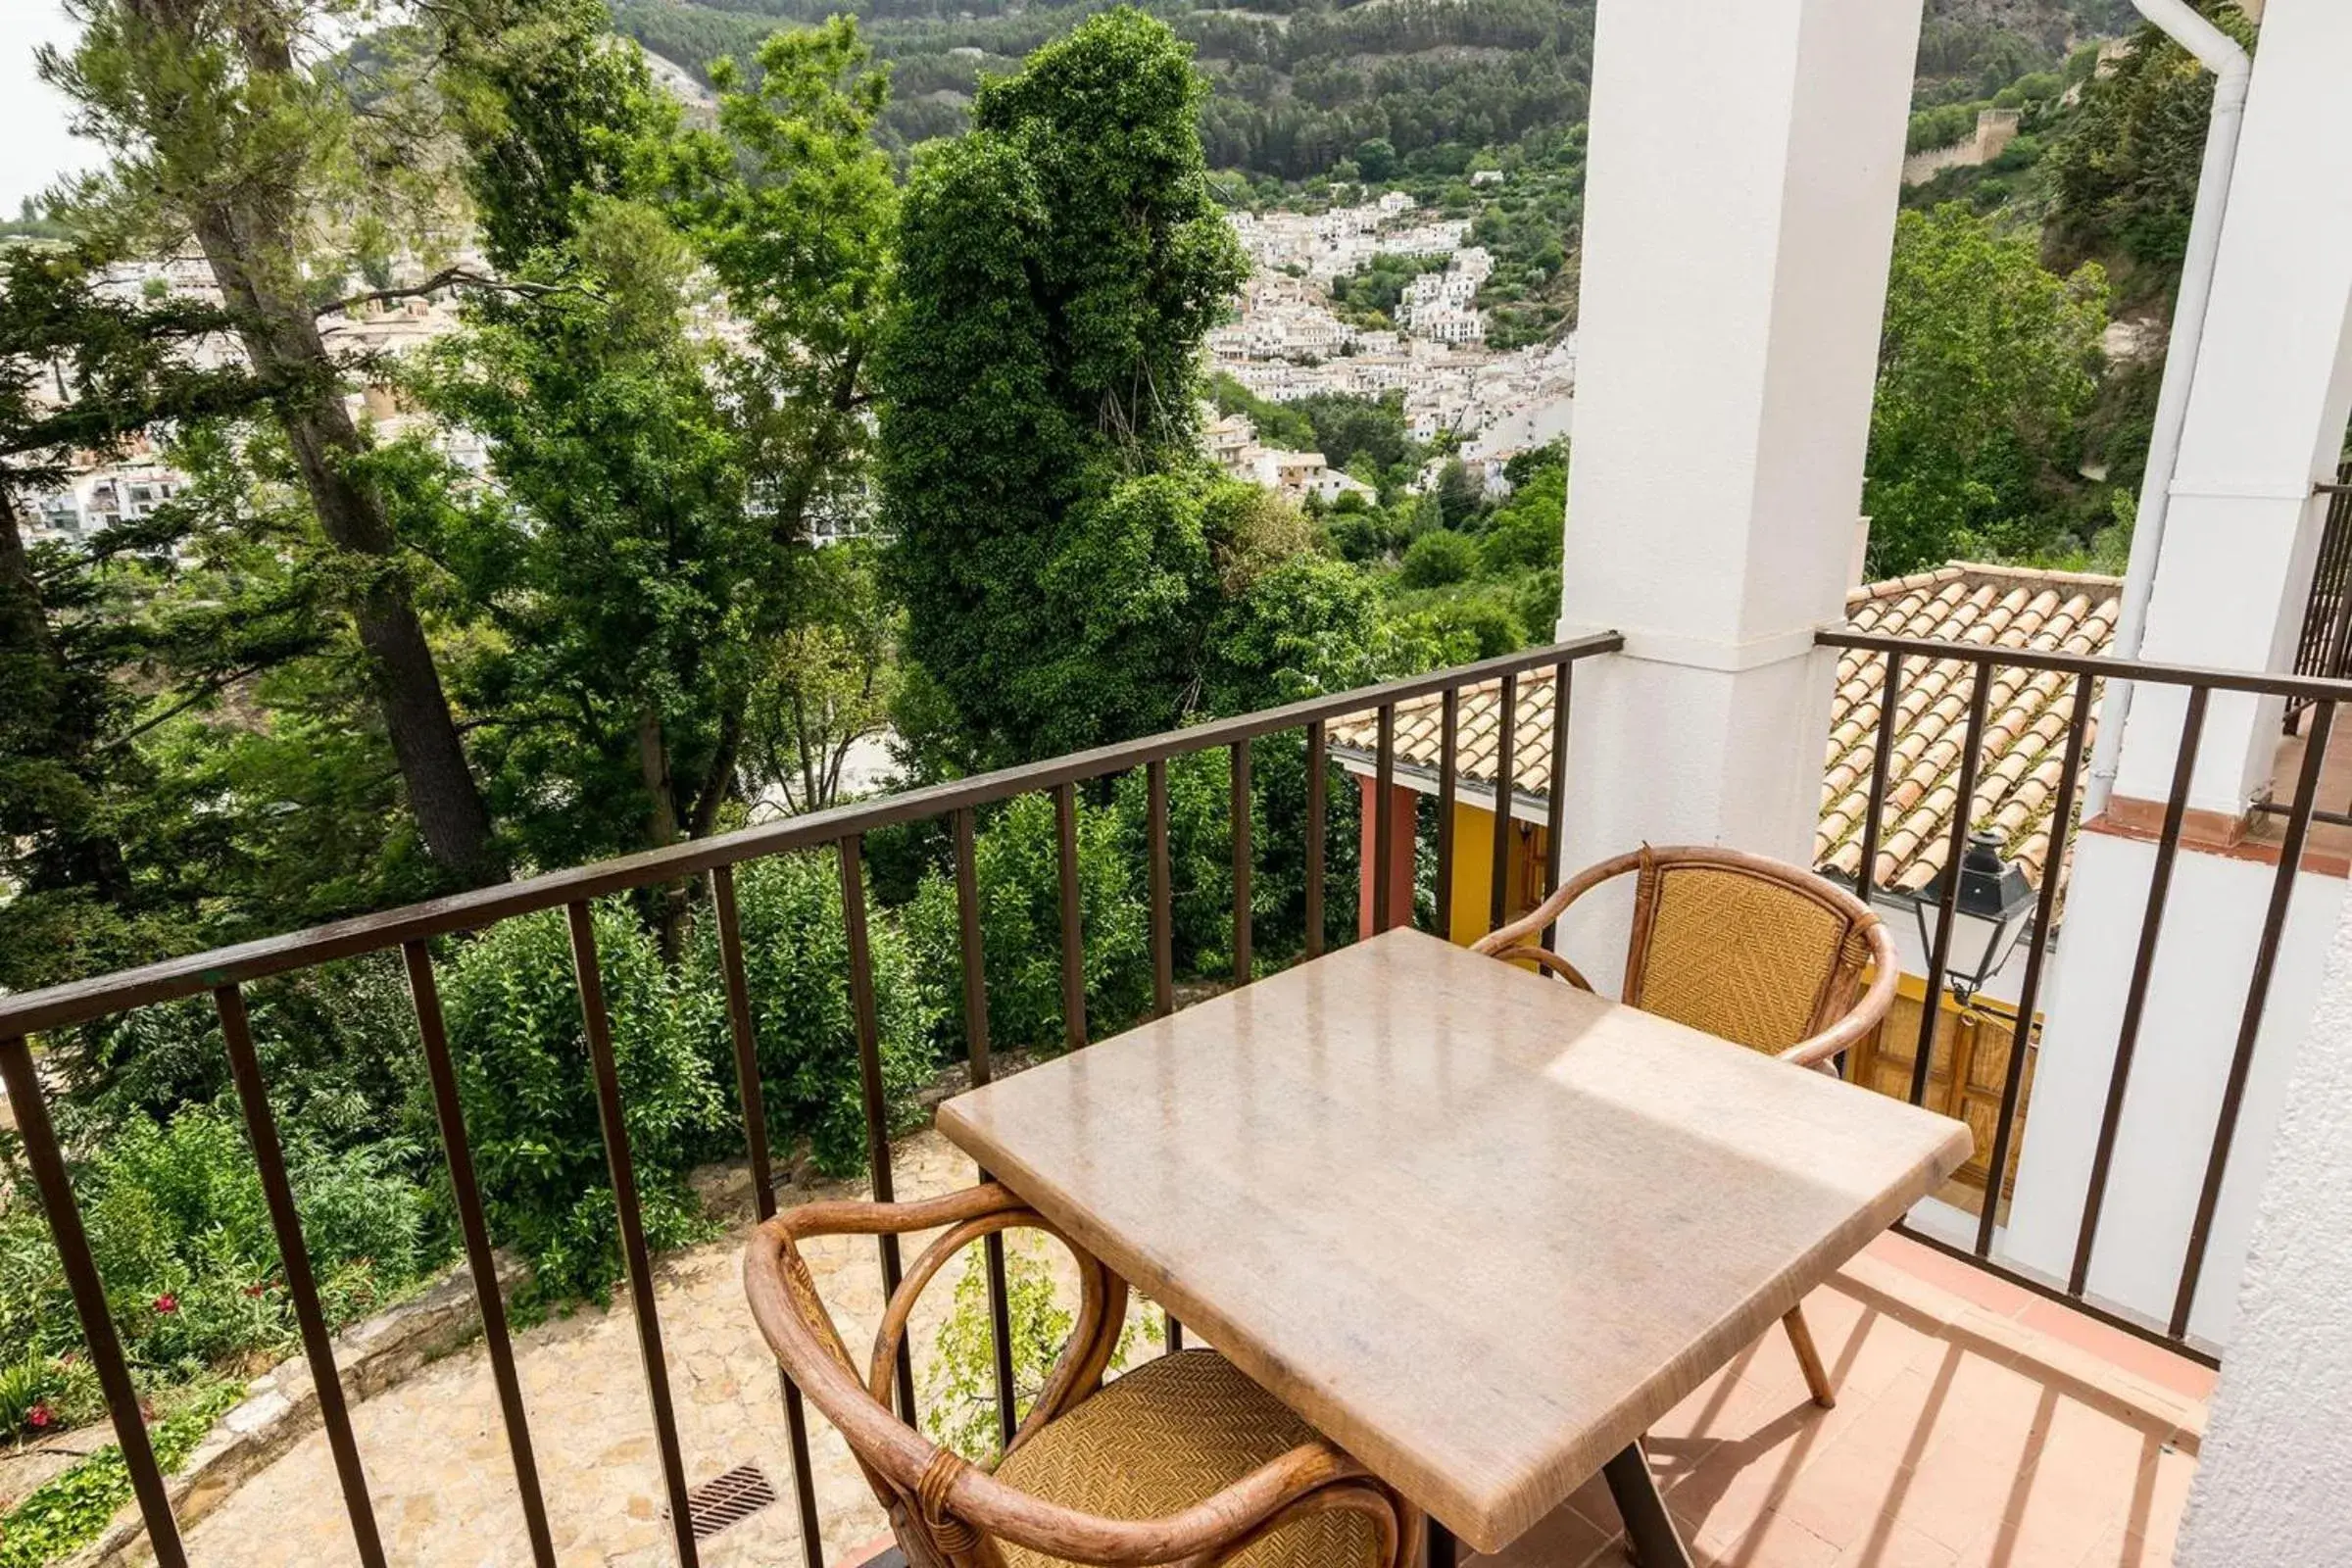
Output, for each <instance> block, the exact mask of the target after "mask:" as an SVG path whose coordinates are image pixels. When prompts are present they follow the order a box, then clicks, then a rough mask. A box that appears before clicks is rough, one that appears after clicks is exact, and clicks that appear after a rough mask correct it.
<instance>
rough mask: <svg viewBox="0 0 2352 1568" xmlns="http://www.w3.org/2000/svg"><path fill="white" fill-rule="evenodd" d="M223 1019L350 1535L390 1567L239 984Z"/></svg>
mask: <svg viewBox="0 0 2352 1568" xmlns="http://www.w3.org/2000/svg"><path fill="white" fill-rule="evenodd" d="M213 1005H214V1006H215V1007H216V1008H217V1009H219V1011H220V1014H221V1038H223V1039H224V1040H226V1041H227V1043H228V1070H229V1076H230V1077H231V1078H232V1079H234V1080H235V1082H236V1087H237V1105H238V1108H239V1109H241V1110H242V1111H243V1112H244V1115H245V1136H246V1137H247V1138H248V1139H249V1140H250V1141H251V1142H252V1144H253V1159H254V1163H255V1165H257V1166H258V1167H259V1168H260V1171H261V1178H262V1198H263V1200H264V1201H266V1202H267V1203H268V1204H269V1207H270V1231H271V1232H272V1233H273V1234H274V1235H275V1236H276V1239H277V1251H278V1261H279V1262H280V1263H282V1264H284V1265H285V1270H286V1296H287V1298H288V1299H290V1300H292V1302H293V1303H294V1321H295V1323H296V1325H297V1326H298V1327H299V1328H300V1329H301V1331H302V1349H303V1355H304V1358H305V1359H306V1360H308V1361H309V1362H310V1367H311V1381H312V1383H313V1385H314V1386H315V1387H316V1390H317V1393H318V1397H319V1425H320V1426H322V1427H324V1428H325V1429H326V1446H327V1450H328V1452H329V1453H331V1454H332V1455H333V1457H334V1461H335V1480H336V1481H337V1482H338V1483H339V1484H340V1485H341V1487H342V1489H343V1508H344V1511H345V1512H346V1513H348V1514H349V1515H350V1516H351V1537H352V1541H353V1543H354V1544H356V1545H357V1546H358V1547H359V1552H360V1562H361V1564H362V1568H384V1543H383V1538H382V1536H381V1535H379V1534H378V1533H377V1530H376V1525H375V1505H374V1504H373V1503H372V1502H370V1501H369V1500H368V1473H367V1471H366V1470H365V1469H363V1468H362V1467H361V1464H360V1445H359V1440H358V1439H357V1438H355V1437H354V1436H353V1435H352V1431H351V1406H350V1404H349V1403H348V1401H346V1400H345V1398H344V1397H343V1379H342V1375H341V1374H340V1373H339V1372H337V1371H336V1370H335V1342H334V1339H333V1337H332V1336H331V1335H329V1334H328V1333H327V1328H326V1313H325V1311H324V1310H323V1309H322V1308H321V1307H320V1306H319V1282H318V1280H317V1279H316V1278H314V1277H313V1275H312V1273H311V1254H310V1250H309V1248H308V1247H307V1246H306V1245H305V1244H304V1242H303V1239H302V1215H301V1213H300V1211H299V1210H298V1209H297V1208H296V1207H295V1204H294V1184H293V1182H292V1181H291V1180H289V1179H288V1177H287V1175H286V1156H285V1150H284V1147H283V1146H282V1145H281V1144H279V1142H278V1138H277V1117H276V1116H275V1115H274V1114H273V1113H272V1112H271V1111H270V1092H269V1088H268V1086H267V1085H266V1084H264V1083H263V1081H262V1064H261V1059H260V1057H259V1056H257V1055H256V1054H255V1053H254V1049H253V1021H252V1019H251V1018H249V1017H248V1016H247V1015H246V1011H245V994H244V992H242V991H240V990H239V989H238V988H237V987H235V986H233V985H227V986H221V987H219V988H217V989H216V990H215V991H214V992H213Z"/></svg>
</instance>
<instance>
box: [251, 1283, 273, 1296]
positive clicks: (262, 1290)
mask: <svg viewBox="0 0 2352 1568" xmlns="http://www.w3.org/2000/svg"><path fill="white" fill-rule="evenodd" d="M269 1290H270V1282H269V1281H268V1280H264V1281H262V1282H261V1283H260V1284H259V1285H248V1286H246V1287H245V1294H246V1295H247V1296H264V1295H267V1294H269Z"/></svg>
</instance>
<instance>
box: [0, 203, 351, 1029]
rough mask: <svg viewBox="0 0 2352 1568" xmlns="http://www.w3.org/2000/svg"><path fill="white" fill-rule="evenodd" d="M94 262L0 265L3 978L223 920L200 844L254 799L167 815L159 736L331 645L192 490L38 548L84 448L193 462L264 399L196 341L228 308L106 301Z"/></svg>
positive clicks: (77, 962)
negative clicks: (169, 450)
mask: <svg viewBox="0 0 2352 1568" xmlns="http://www.w3.org/2000/svg"><path fill="white" fill-rule="evenodd" d="M94 265H95V264H94V262H93V260H92V259H91V258H90V257H89V256H88V255H86V254H84V253H81V252H78V251H71V250H57V251H43V250H33V249H30V248H17V249H13V250H11V251H10V252H9V253H8V254H7V256H6V258H5V261H4V262H0V881H5V882H6V883H7V884H8V885H9V886H10V888H11V889H12V894H13V896H12V897H10V898H9V899H8V900H7V901H6V903H5V904H4V905H0V984H8V985H17V986H23V985H36V984H44V983H47V982H50V981H54V980H61V979H67V978H72V977H73V976H75V975H77V974H81V973H86V972H89V971H90V970H92V969H95V968H103V967H107V966H109V965H112V964H120V963H128V962H136V961H143V960H145V959H148V958H152V957H156V956H161V953H162V951H163V950H165V949H167V948H169V947H172V946H174V945H178V943H179V942H180V941H181V933H182V932H184V930H185V928H186V926H187V925H188V924H189V923H190V922H191V921H194V920H196V919H198V918H200V911H201V917H202V918H205V919H209V920H219V919H221V917H222V916H224V915H226V914H228V913H229V912H230V911H229V909H228V908H227V906H229V905H230V904H231V903H232V902H233V899H234V896H235V894H236V892H237V891H238V889H237V886H236V885H235V883H234V882H233V880H232V879H231V878H229V877H226V876H221V875H218V874H212V873H218V872H220V871H221V858H220V856H219V855H218V854H217V853H216V851H215V849H214V848H213V847H210V846H219V845H220V844H221V843H222V842H223V839H224V837H226V836H228V835H231V834H234V833H242V832H250V831H252V830H254V829H255V827H256V826H257V821H256V817H255V815H254V813H253V811H252V809H251V806H250V804H249V805H248V806H247V807H246V809H239V802H238V800H237V799H235V798H227V799H217V800H215V801H213V802H211V803H208V808H207V810H206V813H205V816H204V818H203V820H202V821H201V822H199V821H197V820H194V819H192V818H191V817H190V816H189V815H187V814H185V813H184V812H181V811H178V810H175V809H171V804H170V803H171V800H172V788H171V786H170V784H169V783H168V781H167V780H166V779H165V778H164V777H163V776H161V775H160V774H159V770H158V766H157V759H156V758H155V757H154V756H153V755H152V754H151V751H150V750H149V748H150V747H151V746H152V744H153V742H154V740H156V739H162V738H164V737H165V736H167V735H169V734H171V733H172V732H173V726H174V723H175V721H177V720H178V719H179V718H180V715H182V714H184V713H186V712H188V711H191V710H194V709H196V708H199V707H201V706H203V705H204V704H206V703H208V702H210V701H211V700H213V699H214V698H216V697H217V696H218V695H219V694H220V693H221V691H223V690H225V689H227V688H228V687H230V686H233V685H236V684H237V683H239V682H242V681H245V680H248V679H250V678H252V677H253V676H255V675H256V674H258V673H260V672H262V671H266V670H270V669H272V668H275V667H277V666H279V665H281V664H283V663H284V662H287V661H289V660H292V659H295V658H298V657H300V656H304V655H308V654H310V653H313V652H315V651H317V650H318V649H319V648H320V647H321V645H322V644H323V643H324V642H325V641H326V640H327V635H328V626H327V623H325V622H324V621H323V620H322V618H321V615H320V613H319V607H320V604H321V602H322V600H323V598H324V595H323V593H322V591H321V585H320V584H319V582H318V580H317V578H316V577H315V576H314V575H313V574H311V573H309V572H307V571H305V570H303V569H302V568H301V567H300V566H299V565H297V564H292V563H293V557H294V552H292V551H288V550H285V549H284V548H282V545H283V542H282V541H267V542H260V541H255V542H248V541H247V540H245V538H244V537H243V534H242V533H241V531H240V527H239V524H240V523H241V522H242V521H243V520H244V516H245V515H244V514H243V513H242V512H235V513H232V515H230V516H229V517H228V518H227V519H226V520H223V519H222V518H221V517H220V516H218V515H216V514H215V513H214V512H212V511H211V510H210V509H209V507H208V505H207V498H206V497H205V496H204V494H203V493H202V488H203V487H202V486H201V485H200V486H199V494H198V495H197V497H195V498H194V499H192V500H190V501H187V502H183V503H178V504H174V505H172V506H170V507H167V508H166V509H164V510H163V511H161V512H159V513H158V514H157V515H153V516H150V517H145V518H141V519H139V520H137V521H136V522H123V523H119V524H117V525H116V526H114V527H112V528H109V529H107V530H105V531H104V532H102V533H99V534H96V535H93V536H91V537H89V538H86V539H77V540H68V541H51V542H49V543H46V544H41V545H34V544H32V543H30V542H29V540H28V538H27V533H26V530H25V526H24V523H25V516H24V514H25V507H26V505H27V503H28V498H29V497H31V496H32V495H34V494H37V493H39V492H40V491H42V490H43V489H46V488H48V487H51V486H54V485H58V484H62V483H64V482H66V480H67V479H68V477H69V475H70V472H71V470H72V466H73V464H74V463H75V462H78V461H82V460H81V459H80V458H78V457H77V456H76V455H78V454H98V455H101V456H107V457H113V456H120V455H123V454H124V453H126V452H127V451H128V450H130V448H131V447H132V445H133V444H134V443H136V442H141V441H153V440H156V439H159V438H161V437H163V436H165V435H166V434H167V433H168V432H170V431H172V429H174V428H177V429H180V430H182V431H183V432H188V433H187V434H186V435H184V436H183V443H182V444H183V448H184V449H186V451H185V453H184V456H185V458H186V461H188V462H189V463H190V465H191V466H194V467H196V468H197V469H198V470H199V472H200V473H202V472H205V471H209V468H208V466H207V465H206V464H205V463H204V462H203V461H202V450H201V449H204V448H205V447H206V446H207V445H208V443H206V442H205V441H204V440H202V439H201V438H199V437H198V436H196V435H195V433H194V432H196V431H198V430H203V429H210V428H211V427H212V425H213V422H214V421H218V420H222V419H227V418H230V417H236V416H239V415H243V414H247V413H249V412H251V411H254V410H257V409H260V408H261V407H263V405H264V398H265V396H266V391H267V389H266V388H265V386H264V385H263V384H262V383H260V382H258V381H256V380H255V378H253V377H252V376H250V375H248V374H247V373H246V372H245V371H243V370H242V369H241V368H215V369H207V368H201V367H200V366H199V365H197V364H196V363H195V362H194V360H193V359H192V358H191V357H190V356H189V354H188V352H187V351H188V350H189V348H190V347H191V346H192V345H193V344H194V343H196V342H197V341H198V340H199V339H200V338H202V337H204V336H206V335H208V334H210V333H214V332H218V331H220V330H221V329H222V327H223V325H224V324H225V322H224V319H223V318H222V316H221V313H220V312H218V311H216V310H213V309H211V308H208V307H205V306H202V305H199V304H197V303H195V302H192V301H189V300H185V299H176V298H171V297H166V298H164V299H161V300H150V299H145V298H142V299H141V300H139V301H138V302H137V303H135V304H133V303H126V302H124V301H122V300H119V299H116V298H112V297H110V296H108V295H107V294H105V293H104V292H102V291H101V290H100V289H99V288H98V287H97V286H96V283H95V280H94ZM59 389H63V390H64V391H65V393H66V396H65V398H64V400H63V401H56V400H54V397H53V394H54V393H55V392H57V391H58V390H59ZM175 557H176V558H178V559H179V561H181V562H183V563H185V564H184V565H174V564H173V562H174V558H175ZM362 744H363V745H364V744H366V742H365V741H363V742H362ZM245 782H246V783H248V784H251V783H253V782H255V781H254V780H251V779H248V780H246V781H245ZM254 793H255V792H252V791H248V793H247V795H246V796H245V797H244V798H243V799H244V801H245V802H246V803H251V802H253V798H254ZM277 799H278V797H275V796H267V797H265V804H268V805H274V804H275V801H276V800H277ZM191 835H196V836H193V837H192V836H191ZM208 841H209V843H208ZM350 869H351V866H350V863H349V862H348V861H347V862H346V863H345V864H344V865H343V866H342V867H339V868H338V870H339V872H348V871H349V870H350ZM338 912H339V911H338Z"/></svg>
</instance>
